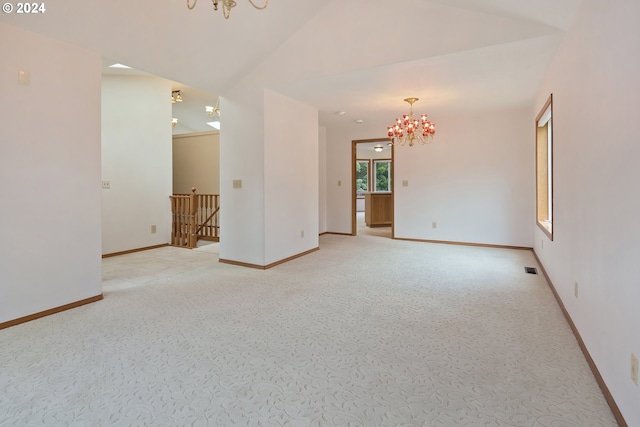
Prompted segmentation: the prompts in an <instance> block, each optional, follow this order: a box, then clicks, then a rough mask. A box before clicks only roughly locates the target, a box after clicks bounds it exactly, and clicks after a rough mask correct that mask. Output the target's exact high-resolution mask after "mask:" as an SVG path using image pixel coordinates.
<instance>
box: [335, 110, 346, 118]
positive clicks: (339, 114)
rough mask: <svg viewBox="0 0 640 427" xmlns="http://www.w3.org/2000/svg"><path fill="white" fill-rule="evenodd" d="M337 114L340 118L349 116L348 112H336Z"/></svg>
mask: <svg viewBox="0 0 640 427" xmlns="http://www.w3.org/2000/svg"><path fill="white" fill-rule="evenodd" d="M335 114H336V116H340V117H342V116H344V115H345V114H347V112H346V111H336V112H335Z"/></svg>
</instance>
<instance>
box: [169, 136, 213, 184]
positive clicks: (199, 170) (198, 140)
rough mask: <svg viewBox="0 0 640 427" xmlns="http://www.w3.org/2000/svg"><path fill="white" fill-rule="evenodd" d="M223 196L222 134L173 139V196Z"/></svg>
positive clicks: (176, 137) (175, 137)
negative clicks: (221, 194) (195, 191)
mask: <svg viewBox="0 0 640 427" xmlns="http://www.w3.org/2000/svg"><path fill="white" fill-rule="evenodd" d="M191 187H196V190H197V192H198V193H200V194H220V134H219V133H218V132H201V133H192V134H185V135H175V136H174V137H173V193H174V194H186V193H190V192H191Z"/></svg>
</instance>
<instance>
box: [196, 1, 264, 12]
mask: <svg viewBox="0 0 640 427" xmlns="http://www.w3.org/2000/svg"><path fill="white" fill-rule="evenodd" d="M187 1H189V0H187ZM249 3H251V6H253V7H255V8H256V9H260V10H262V9H266V7H267V6H269V0H265V1H264V6H262V7H261V6H258V5H256V4H255V3H254V2H253V0H249Z"/></svg>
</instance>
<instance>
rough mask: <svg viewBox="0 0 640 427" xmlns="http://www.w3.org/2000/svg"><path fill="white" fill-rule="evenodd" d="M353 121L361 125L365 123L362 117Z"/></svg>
mask: <svg viewBox="0 0 640 427" xmlns="http://www.w3.org/2000/svg"><path fill="white" fill-rule="evenodd" d="M353 122H354V123H355V124H357V125H361V124H363V123H364V120H362V119H358V120H354V121H353Z"/></svg>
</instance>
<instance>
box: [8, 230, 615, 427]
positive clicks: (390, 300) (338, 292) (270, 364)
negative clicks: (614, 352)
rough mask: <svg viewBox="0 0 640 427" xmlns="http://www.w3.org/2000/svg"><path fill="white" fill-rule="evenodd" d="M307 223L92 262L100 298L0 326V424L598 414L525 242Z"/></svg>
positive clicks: (467, 421) (480, 419) (580, 422)
mask: <svg viewBox="0 0 640 427" xmlns="http://www.w3.org/2000/svg"><path fill="white" fill-rule="evenodd" d="M376 233H378V231H376V232H375V233H374V234H373V235H368V234H367V233H366V232H363V233H359V235H358V237H348V236H333V235H325V236H322V237H321V238H320V248H321V250H320V251H317V252H314V253H312V254H309V255H307V256H305V257H302V258H300V259H296V260H293V261H290V262H288V263H285V264H282V265H280V266H277V267H275V268H273V269H270V270H266V271H261V270H253V269H247V268H242V267H237V266H233V265H229V264H220V263H218V262H217V259H218V253H217V252H218V250H217V249H218V244H212V245H206V246H202V247H200V248H198V249H196V250H192V251H190V250H186V249H178V248H172V247H166V248H160V249H155V250H151V251H145V252H140V253H135V254H130V255H123V256H119V257H115V258H107V259H105V260H104V261H103V276H104V283H103V285H104V286H103V287H104V293H105V299H104V300H103V301H100V302H97V303H94V304H90V305H87V306H83V307H79V308H76V309H73V310H69V311H66V312H63V313H59V314H56V315H52V316H49V317H46V318H43V319H39V320H36V321H33V322H30V323H27V324H23V325H19V326H16V327H12V328H9V329H5V330H2V331H0V426H112V425H117V426H461V425H463V426H530V427H539V426H554V427H561V426H615V425H616V424H615V421H614V419H613V416H612V414H611V412H610V410H609V408H608V406H607V404H606V402H605V400H604V398H603V396H602V394H601V392H600V390H599V388H598V386H597V384H596V382H595V380H594V378H593V376H592V374H591V372H590V371H589V368H588V366H587V363H586V361H585V359H584V356H583V355H582V353H581V351H580V349H579V347H578V344H577V342H576V340H575V338H574V336H573V335H572V333H571V330H570V329H569V327H568V325H567V323H566V321H565V319H564V318H563V316H562V313H561V312H560V309H559V308H558V306H557V304H556V302H555V300H554V298H553V296H552V294H551V292H550V290H549V288H548V286H547V284H546V282H545V280H544V278H543V277H542V276H535V275H529V274H525V273H524V266H536V263H535V260H534V258H533V255H532V254H531V253H530V252H529V251H517V250H506V249H491V248H479V247H464V246H452V245H437V244H427V243H417V242H406V241H396V240H391V239H389V238H384V237H381V236H379V235H376Z"/></svg>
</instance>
